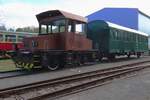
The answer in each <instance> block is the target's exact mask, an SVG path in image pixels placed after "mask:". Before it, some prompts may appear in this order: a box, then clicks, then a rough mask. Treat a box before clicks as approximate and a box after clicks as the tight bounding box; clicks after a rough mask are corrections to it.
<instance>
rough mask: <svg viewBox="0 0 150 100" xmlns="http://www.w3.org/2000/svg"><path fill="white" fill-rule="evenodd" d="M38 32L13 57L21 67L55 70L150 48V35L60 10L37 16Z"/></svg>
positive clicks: (139, 53)
mask: <svg viewBox="0 0 150 100" xmlns="http://www.w3.org/2000/svg"><path fill="white" fill-rule="evenodd" d="M36 17H37V20H38V22H39V35H38V36H34V37H27V38H24V40H23V43H24V48H23V49H20V50H18V49H17V50H16V52H15V53H14V55H13V60H14V62H15V64H16V67H19V68H27V69H32V68H39V67H42V68H48V69H50V70H56V69H59V68H62V67H63V66H65V65H70V64H71V65H72V64H73V65H80V64H84V63H85V62H93V61H97V60H101V59H102V58H103V57H107V58H109V59H113V58H115V56H116V55H127V56H128V57H130V55H132V54H134V55H137V56H138V57H140V55H141V54H142V53H143V52H145V51H147V49H148V35H147V34H145V33H142V32H138V31H135V30H132V29H129V28H125V27H122V26H119V25H116V24H112V23H109V22H105V21H100V20H98V21H93V22H89V23H87V19H86V18H84V17H81V16H78V15H74V14H71V13H68V12H64V11H61V10H51V11H46V12H42V13H40V14H38V15H36Z"/></svg>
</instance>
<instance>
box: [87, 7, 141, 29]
mask: <svg viewBox="0 0 150 100" xmlns="http://www.w3.org/2000/svg"><path fill="white" fill-rule="evenodd" d="M87 18H88V21H93V20H106V21H109V22H112V23H115V24H119V25H122V26H125V27H129V28H132V29H136V30H138V9H136V8H104V9H102V10H99V11H97V12H95V13H92V14H90V15H88V16H87Z"/></svg>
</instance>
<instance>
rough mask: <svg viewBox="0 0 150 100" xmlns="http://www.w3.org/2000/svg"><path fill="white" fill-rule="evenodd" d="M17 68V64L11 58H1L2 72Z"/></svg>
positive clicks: (0, 70) (0, 68) (0, 66)
mask: <svg viewBox="0 0 150 100" xmlns="http://www.w3.org/2000/svg"><path fill="white" fill-rule="evenodd" d="M11 70H16V68H15V65H14V63H13V61H12V60H11V59H3V60H2V59H1V60H0V72H3V71H11Z"/></svg>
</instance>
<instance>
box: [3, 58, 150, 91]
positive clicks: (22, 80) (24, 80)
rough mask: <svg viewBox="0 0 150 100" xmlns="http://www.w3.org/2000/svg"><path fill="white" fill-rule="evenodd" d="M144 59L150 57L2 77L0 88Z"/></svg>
mask: <svg viewBox="0 0 150 100" xmlns="http://www.w3.org/2000/svg"><path fill="white" fill-rule="evenodd" d="M144 60H150V57H148V56H145V57H142V58H140V59H137V58H132V59H128V60H125V61H124V60H122V61H116V62H107V61H106V62H103V63H100V64H95V65H92V66H83V67H71V68H65V69H62V70H58V71H53V72H52V71H51V72H46V73H39V74H35V75H28V76H21V77H13V78H7V79H0V89H4V88H8V87H13V86H18V85H23V84H29V83H33V82H39V81H43V80H48V79H55V78H58V77H63V76H68V75H73V74H79V73H84V72H89V71H94V70H98V69H104V68H110V67H115V66H119V65H124V64H129V63H133V62H139V61H144Z"/></svg>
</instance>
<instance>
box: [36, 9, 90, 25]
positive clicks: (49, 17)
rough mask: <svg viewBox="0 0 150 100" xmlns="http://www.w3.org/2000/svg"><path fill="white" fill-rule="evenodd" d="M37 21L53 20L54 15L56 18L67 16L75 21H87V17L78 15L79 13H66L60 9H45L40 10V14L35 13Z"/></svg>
mask: <svg viewBox="0 0 150 100" xmlns="http://www.w3.org/2000/svg"><path fill="white" fill-rule="evenodd" d="M36 17H37V20H38V22H39V23H40V22H41V21H45V22H47V21H49V20H53V19H54V17H58V18H68V19H73V20H76V21H80V22H85V23H86V22H87V18H85V17H82V16H79V15H75V14H72V13H68V12H65V11H62V10H50V11H46V12H42V13H40V14H37V15H36Z"/></svg>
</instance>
